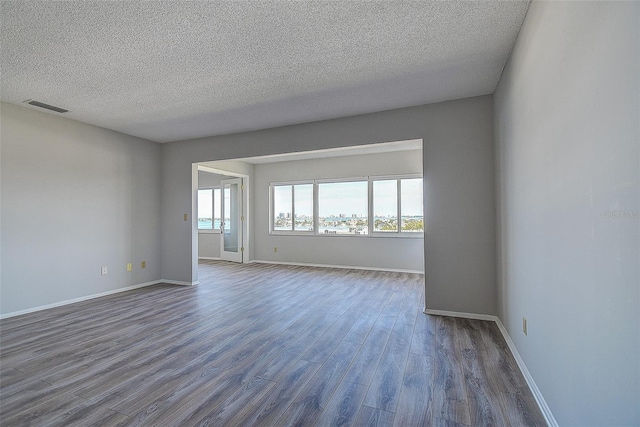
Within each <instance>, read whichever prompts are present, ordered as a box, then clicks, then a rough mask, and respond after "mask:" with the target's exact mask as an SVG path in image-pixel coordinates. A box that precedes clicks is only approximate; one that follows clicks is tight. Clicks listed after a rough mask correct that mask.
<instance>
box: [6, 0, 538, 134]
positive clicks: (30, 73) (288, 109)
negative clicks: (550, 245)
mask: <svg viewBox="0 0 640 427" xmlns="http://www.w3.org/2000/svg"><path fill="white" fill-rule="evenodd" d="M528 5H529V3H528V1H515V0H514V1H494V0H486V1H476V2H467V1H426V0H425V1H380V2H370V1H357V0H356V1H338V2H336V1H331V2H327V1H314V2H309V1H296V2H287V1H278V2H275V1H250V2H243V1H240V2H227V1H224V2H223V1H199V2H185V1H129V2H124V1H122V2H105V1H93V0H87V1H65V2H57V1H4V0H3V1H2V2H1V3H0V15H1V17H2V26H1V30H0V31H1V34H0V54H1V55H0V58H1V62H0V71H1V73H2V78H1V84H0V99H1V100H2V101H5V102H9V103H13V104H18V105H22V106H26V107H28V108H34V109H38V110H40V109H39V108H37V107H33V106H28V105H27V104H24V103H23V101H24V100H27V99H34V100H38V101H41V102H44V103H47V104H52V105H55V106H58V107H62V108H65V109H68V110H70V112H69V113H65V114H62V115H63V116H64V117H68V118H70V119H74V120H79V121H82V122H86V123H91V124H94V125H97V126H102V127H105V128H108V129H114V130H117V131H120V132H123V133H126V134H130V135H135V136H139V137H142V138H146V139H150V140H153V141H158V142H168V141H175V140H183V139H190V138H197V137H203V136H211V135H220V134H226V133H233V132H241V131H247V130H256V129H264V128H269V127H275V126H282V125H288V124H295V123H303V122H309V121H315V120H323V119H329V118H335V117H344V116H349V115H355V114H363V113H369V112H375V111H383V110H388V109H393V108H400V107H406V106H413V105H420V104H427V103H433V102H439V101H444V100H451V99H458V98H465V97H470V96H478V95H485V94H489V93H493V91H494V90H495V87H496V84H497V82H498V79H499V77H500V73H501V72H502V68H503V67H504V65H505V63H506V60H507V58H508V56H509V54H510V52H511V48H512V47H513V44H514V42H515V40H516V37H517V35H518V31H519V29H520V26H521V24H522V21H523V19H524V16H525V14H526V11H527V8H528ZM40 111H46V110H40ZM50 114H56V115H58V114H59V113H50Z"/></svg>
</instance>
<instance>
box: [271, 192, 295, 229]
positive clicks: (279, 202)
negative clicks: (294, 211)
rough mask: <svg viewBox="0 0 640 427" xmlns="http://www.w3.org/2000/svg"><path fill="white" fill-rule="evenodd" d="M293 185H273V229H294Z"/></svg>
mask: <svg viewBox="0 0 640 427" xmlns="http://www.w3.org/2000/svg"><path fill="white" fill-rule="evenodd" d="M292 188H293V186H291V185H277V186H275V187H273V229H274V230H293V228H292V227H293V222H292V218H291V206H292Z"/></svg>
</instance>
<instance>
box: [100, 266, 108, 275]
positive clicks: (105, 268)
mask: <svg viewBox="0 0 640 427" xmlns="http://www.w3.org/2000/svg"><path fill="white" fill-rule="evenodd" d="M100 275H101V276H106V275H107V267H102V268H101V269H100Z"/></svg>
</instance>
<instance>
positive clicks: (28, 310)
mask: <svg viewBox="0 0 640 427" xmlns="http://www.w3.org/2000/svg"><path fill="white" fill-rule="evenodd" d="M160 283H166V284H169V285H178V286H196V285H198V284H200V282H198V281H196V282H181V281H178V280H164V279H160V280H153V281H151V282H145V283H139V284H137V285H132V286H126V287H124V288H118V289H113V290H111V291H106V292H100V293H97V294H91V295H85V296H83V297H78V298H72V299H68V300H64V301H59V302H54V303H51V304H45V305H39V306H37V307H31V308H26V309H24V310H18V311H12V312H10V313H5V314H0V319H8V318H10V317H15V316H21V315H23V314H29V313H35V312H36V311H42V310H47V309H49V308H55V307H61V306H63V305H68V304H74V303H76V302H82V301H87V300H90V299H94V298H100V297H105V296H107V295H113V294H118V293H120V292H127V291H132V290H134V289H139V288H145V287H147V286H153V285H158V284H160Z"/></svg>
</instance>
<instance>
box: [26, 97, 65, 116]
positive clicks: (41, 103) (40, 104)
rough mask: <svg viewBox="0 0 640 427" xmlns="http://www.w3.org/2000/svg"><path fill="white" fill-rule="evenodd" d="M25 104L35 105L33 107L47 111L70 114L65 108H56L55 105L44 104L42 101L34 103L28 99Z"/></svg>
mask: <svg viewBox="0 0 640 427" xmlns="http://www.w3.org/2000/svg"><path fill="white" fill-rule="evenodd" d="M24 102H26V103H27V104H29V105H33V106H36V107H40V108H44V109H46V110H51V111H55V112H56V113H67V112H69V110H65V109H64V108H60V107H56V106H54V105H49V104H45V103H44V102H40V101H34V100H33V99H27V100H26V101H24Z"/></svg>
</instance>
